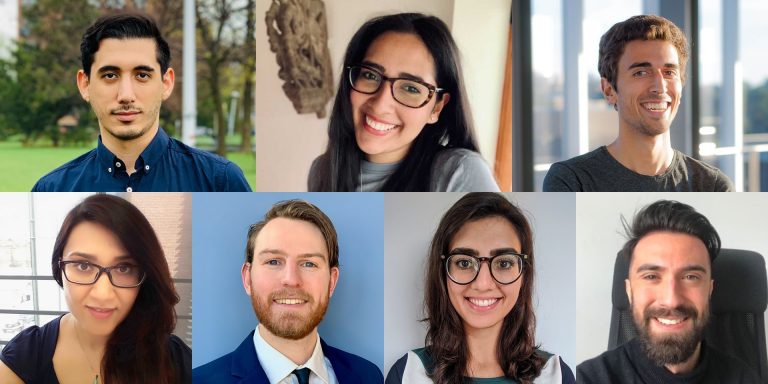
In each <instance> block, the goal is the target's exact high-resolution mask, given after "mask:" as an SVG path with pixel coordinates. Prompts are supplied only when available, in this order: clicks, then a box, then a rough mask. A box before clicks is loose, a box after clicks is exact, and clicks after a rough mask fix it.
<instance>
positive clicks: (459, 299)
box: [446, 217, 524, 332]
mask: <svg viewBox="0 0 768 384" xmlns="http://www.w3.org/2000/svg"><path fill="white" fill-rule="evenodd" d="M457 248H468V249H471V250H474V251H477V254H478V256H479V257H489V256H490V255H491V254H492V252H493V251H494V250H498V249H502V248H511V249H513V250H515V251H516V252H518V253H520V252H522V250H521V246H520V238H519V237H518V235H517V231H516V230H515V228H514V227H513V226H512V224H510V222H509V221H507V220H506V219H504V218H502V217H487V218H483V219H480V220H475V221H470V222H468V223H466V224H464V226H462V227H461V229H460V230H459V231H458V232H457V233H456V235H455V236H454V237H453V241H452V242H451V244H450V250H451V251H453V250H455V249H457ZM523 279H524V276H521V277H520V278H519V279H518V280H517V281H515V282H514V283H512V284H508V285H502V284H499V283H498V282H497V281H496V280H494V278H493V276H491V271H490V266H489V264H488V263H486V262H483V263H481V264H480V272H479V273H478V275H477V277H476V278H475V280H474V281H472V282H471V283H469V284H467V285H459V284H456V283H454V282H453V281H452V280H451V279H446V280H447V281H448V283H447V284H448V296H449V298H450V299H451V304H453V308H454V309H456V312H458V313H459V316H461V319H462V320H463V321H464V329H465V331H467V332H471V331H476V330H482V329H489V328H497V329H498V330H501V325H502V322H503V320H504V317H505V316H507V314H508V313H509V312H510V311H511V310H512V308H513V307H514V306H515V303H517V298H518V296H519V295H520V286H521V285H522V284H523Z"/></svg>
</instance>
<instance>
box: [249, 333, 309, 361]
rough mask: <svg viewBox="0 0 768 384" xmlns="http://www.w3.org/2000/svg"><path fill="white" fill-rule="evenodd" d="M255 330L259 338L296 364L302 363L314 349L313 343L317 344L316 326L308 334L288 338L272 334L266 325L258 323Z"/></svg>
mask: <svg viewBox="0 0 768 384" xmlns="http://www.w3.org/2000/svg"><path fill="white" fill-rule="evenodd" d="M256 331H257V332H259V335H261V338H262V339H264V341H266V342H267V344H269V345H271V346H272V348H274V349H276V350H278V351H279V352H280V353H282V354H283V355H285V357H287V358H289V359H291V361H293V362H294V363H296V365H303V364H304V363H306V362H307V361H308V360H309V358H310V357H312V352H314V350H315V344H317V337H318V336H317V328H315V329H314V330H313V331H312V332H310V333H309V335H307V336H305V337H303V338H301V339H298V340H289V339H284V338H282V337H279V336H277V335H274V334H272V332H270V331H269V330H268V329H267V328H266V327H262V326H261V324H259V326H258V327H256Z"/></svg>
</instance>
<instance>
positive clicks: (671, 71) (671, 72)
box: [664, 69, 677, 77]
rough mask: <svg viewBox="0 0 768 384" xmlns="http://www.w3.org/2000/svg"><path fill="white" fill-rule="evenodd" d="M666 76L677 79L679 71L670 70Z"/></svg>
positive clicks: (665, 72) (665, 73)
mask: <svg viewBox="0 0 768 384" xmlns="http://www.w3.org/2000/svg"><path fill="white" fill-rule="evenodd" d="M664 76H667V77H677V71H676V70H674V69H668V70H666V71H664Z"/></svg>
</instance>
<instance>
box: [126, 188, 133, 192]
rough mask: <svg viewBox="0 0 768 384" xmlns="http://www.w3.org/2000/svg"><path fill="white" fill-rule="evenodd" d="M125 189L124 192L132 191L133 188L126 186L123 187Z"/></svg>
mask: <svg viewBox="0 0 768 384" xmlns="http://www.w3.org/2000/svg"><path fill="white" fill-rule="evenodd" d="M125 191H126V192H133V188H131V187H128V188H126V189H125Z"/></svg>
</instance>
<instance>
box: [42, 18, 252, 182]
mask: <svg viewBox="0 0 768 384" xmlns="http://www.w3.org/2000/svg"><path fill="white" fill-rule="evenodd" d="M80 53H81V55H82V57H81V60H82V65H83V68H82V69H81V70H79V71H78V73H77V87H78V89H79V91H80V95H81V96H82V97H83V99H84V100H85V101H86V102H88V103H89V104H90V105H91V107H92V109H93V112H94V113H95V114H96V117H97V118H98V120H99V133H100V135H99V142H98V146H97V147H96V148H95V149H93V150H91V151H89V152H87V153H85V154H84V155H82V156H80V157H78V158H76V159H74V160H72V161H70V162H68V163H66V164H64V165H62V166H60V167H59V168H57V169H55V170H53V171H52V172H50V173H48V174H47V175H45V176H43V177H42V178H40V180H38V182H37V183H36V184H35V186H34V187H33V189H32V190H33V192H60V191H61V192H63V191H98V192H109V191H114V192H116V191H128V192H132V191H137V192H138V191H178V192H195V191H250V187H249V185H248V183H247V182H246V180H245V178H244V176H243V172H242V170H240V168H239V167H238V166H237V165H235V164H234V163H232V162H230V161H228V160H226V159H223V158H221V157H218V156H216V155H212V154H210V153H207V152H204V151H201V150H198V149H195V148H192V147H189V146H187V145H185V144H183V143H181V142H179V141H177V140H175V139H173V138H171V137H169V136H168V134H166V133H165V131H163V130H162V129H160V106H161V104H162V102H163V101H164V100H166V99H167V98H168V97H169V96H170V95H171V93H172V92H173V85H174V71H173V68H171V67H169V64H170V60H171V53H170V49H169V47H168V43H167V42H166V41H165V39H163V37H162V35H161V34H160V30H159V29H158V27H157V25H156V24H155V22H154V21H153V20H152V19H151V18H150V17H149V16H147V15H144V14H140V13H121V14H116V15H108V16H103V17H101V18H99V19H98V20H97V21H96V22H95V23H94V24H93V25H92V26H90V27H89V28H88V30H87V31H86V32H85V34H84V35H83V39H82V42H81V44H80Z"/></svg>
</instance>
